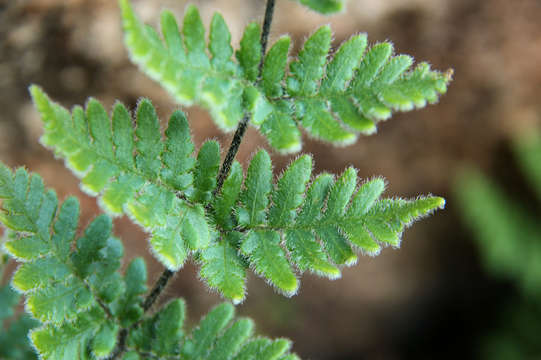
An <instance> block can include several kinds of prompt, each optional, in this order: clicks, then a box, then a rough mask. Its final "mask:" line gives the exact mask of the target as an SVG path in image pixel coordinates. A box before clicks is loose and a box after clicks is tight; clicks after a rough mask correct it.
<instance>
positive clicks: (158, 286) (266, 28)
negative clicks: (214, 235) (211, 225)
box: [110, 0, 276, 359]
mask: <svg viewBox="0 0 541 360" xmlns="http://www.w3.org/2000/svg"><path fill="white" fill-rule="evenodd" d="M275 2H276V0H267V5H266V8H265V20H264V21H263V31H262V32H261V40H260V43H261V60H260V62H259V74H258V79H260V78H261V73H262V71H263V63H264V59H265V54H266V53H267V44H268V41H269V35H270V28H271V25H272V18H273V16H274V5H275ZM249 121H250V116H249V114H245V115H244V117H243V118H242V119H241V121H240V122H239V125H238V126H237V130H236V131H235V134H234V135H233V140H231V145H229V149H228V150H227V154H226V156H225V159H224V162H223V163H222V166H221V168H220V172H219V173H218V177H217V178H216V189H215V190H214V192H213V194H214V195H217V194H218V193H219V192H220V190H221V189H222V186H223V185H224V181H225V179H226V177H227V176H228V175H229V171H230V170H231V165H232V164H233V161H234V160H235V157H236V156H237V152H238V151H239V147H240V144H241V142H242V138H243V137H244V134H245V133H246V127H247V126H248V122H249ZM174 274H175V273H174V272H173V271H171V270H169V269H165V270H164V272H163V273H162V275H161V276H160V278H159V279H158V281H156V283H155V284H154V286H153V287H152V290H151V291H150V293H149V294H148V296H147V297H146V298H145V300H144V302H143V311H144V312H147V311H148V310H149V309H150V308H151V307H152V305H154V303H155V302H156V300H157V299H158V297H159V296H160V294H161V293H162V292H163V290H164V289H165V287H166V286H167V283H168V282H169V280H171V278H172V277H173V275H174ZM134 325H135V326H137V325H138V323H136V324H134ZM130 329H131V327H130ZM128 331H129V329H122V330H121V331H120V333H119V338H118V346H117V348H116V350H115V351H114V352H113V354H112V355H111V357H110V359H117V358H118V357H119V356H121V355H122V354H123V353H124V352H125V351H126V338H127V336H128Z"/></svg>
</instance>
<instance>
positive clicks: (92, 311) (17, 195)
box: [0, 163, 146, 359]
mask: <svg viewBox="0 0 541 360" xmlns="http://www.w3.org/2000/svg"><path fill="white" fill-rule="evenodd" d="M0 199H1V200H3V202H2V207H1V208H0V222H2V223H3V224H4V225H5V226H6V227H8V228H9V229H11V230H12V231H15V232H16V233H17V235H16V236H12V237H11V239H10V240H9V241H8V242H6V243H5V245H4V246H5V248H6V249H7V250H8V251H9V253H10V254H11V255H12V256H15V257H16V258H17V259H19V261H21V262H22V264H21V265H20V266H19V268H18V269H17V271H16V272H15V274H14V275H13V279H12V285H13V286H14V287H15V288H16V289H17V290H19V291H21V292H23V293H24V294H25V297H26V310H27V312H29V313H31V314H32V315H33V316H34V317H35V318H36V319H38V320H39V321H40V322H42V323H43V326H42V327H40V328H38V329H35V330H33V331H32V334H31V339H32V342H33V344H34V346H35V348H36V349H37V350H38V352H39V353H40V355H41V356H42V357H43V358H44V359H75V358H80V356H82V355H84V354H86V353H87V349H90V351H91V353H92V354H93V356H95V357H96V358H103V357H105V356H107V355H108V354H110V353H111V351H112V350H113V348H114V346H115V345H116V335H115V334H116V332H117V331H118V325H117V324H116V320H118V321H125V322H126V323H128V324H129V323H133V322H134V321H136V320H138V318H139V316H135V317H134V316H131V317H130V315H126V314H125V313H126V311H125V310H131V311H133V309H139V310H138V311H137V310H136V311H135V312H136V313H137V314H138V315H141V314H142V310H140V305H139V303H140V302H141V299H140V296H139V295H140V294H141V293H142V292H143V291H145V290H146V288H145V286H144V284H141V282H139V283H138V282H137V281H136V280H135V279H134V278H136V277H137V276H135V275H133V272H134V270H128V272H127V273H126V277H125V278H124V279H123V278H122V276H121V275H120V274H119V273H118V269H119V268H120V260H121V258H122V256H123V247H122V244H121V242H120V241H119V240H118V239H116V238H115V237H113V236H112V222H111V219H110V218H109V217H107V216H104V215H102V216H99V217H97V218H96V219H95V220H94V221H93V222H92V223H91V224H90V225H89V226H88V227H87V228H86V230H85V231H84V234H83V236H81V237H80V238H78V239H77V240H76V241H75V234H76V230H77V226H78V220H79V203H78V201H77V200H76V199H75V198H71V197H70V198H68V199H66V200H65V201H64V203H63V204H62V205H61V206H58V200H57V197H56V194H55V193H54V192H53V191H51V190H46V189H45V188H44V185H43V181H42V180H41V178H40V177H39V176H38V175H29V174H28V173H27V172H26V170H24V169H18V170H17V171H16V172H15V173H12V172H11V170H10V169H8V168H7V167H6V166H5V165H3V164H1V163H0ZM134 264H136V265H133V264H132V265H130V268H129V269H132V268H133V267H134V266H137V267H139V272H144V273H145V274H146V270H145V269H144V265H143V269H141V264H140V260H136V261H134ZM138 277H139V278H141V276H140V275H139V276H138ZM143 279H144V280H146V275H145V276H144V277H143ZM134 287H135V289H134ZM119 301H121V302H123V307H122V308H123V309H119V308H118V306H117V307H115V304H116V303H118V302H119ZM127 312H128V313H129V312H130V311H127ZM112 317H115V319H116V320H114V319H113V318H112ZM130 320H131V322H130ZM85 356H86V355H85Z"/></svg>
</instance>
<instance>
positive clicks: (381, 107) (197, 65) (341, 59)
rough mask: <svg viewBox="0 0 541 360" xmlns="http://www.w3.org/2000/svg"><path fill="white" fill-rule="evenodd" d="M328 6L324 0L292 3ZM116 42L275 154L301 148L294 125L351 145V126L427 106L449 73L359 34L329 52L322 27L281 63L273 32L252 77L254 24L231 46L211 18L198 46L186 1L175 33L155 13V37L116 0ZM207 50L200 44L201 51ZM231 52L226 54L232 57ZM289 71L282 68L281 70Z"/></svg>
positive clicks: (256, 51)
mask: <svg viewBox="0 0 541 360" xmlns="http://www.w3.org/2000/svg"><path fill="white" fill-rule="evenodd" d="M301 2H303V3H308V4H310V5H311V6H313V7H316V8H317V7H321V8H323V7H324V8H329V7H330V5H331V3H336V4H339V2H331V1H301ZM121 6H122V19H123V22H124V31H125V42H126V46H127V48H128V50H129V52H130V55H131V58H132V60H133V61H134V62H135V63H137V64H139V66H140V67H141V69H142V70H143V71H144V72H145V73H146V74H148V75H149V76H150V77H152V78H153V79H155V80H156V81H158V82H159V83H160V84H161V85H163V86H164V87H165V88H166V89H167V90H168V91H169V92H170V93H171V94H172V95H173V96H174V97H175V99H176V100H178V101H179V102H180V103H181V104H183V105H192V104H199V105H202V106H204V107H206V108H208V109H209V110H210V112H211V114H212V118H213V119H214V122H215V123H216V124H217V125H218V126H219V127H220V128H221V129H223V130H225V131H229V130H232V129H234V128H235V127H236V126H237V124H238V122H239V121H240V120H241V118H242V117H243V116H245V115H246V116H249V118H250V123H251V124H252V125H254V126H256V127H257V128H259V130H260V132H261V133H262V134H263V135H264V136H265V137H266V138H267V140H268V141H269V143H270V145H271V146H272V147H273V148H275V149H277V150H279V151H281V152H297V151H299V150H300V149H301V131H300V128H303V129H304V130H305V131H306V132H307V133H308V134H309V135H310V136H312V137H314V138H317V139H321V140H324V141H328V142H331V143H334V144H351V143H353V142H354V141H355V140H356V138H357V134H358V133H365V134H372V133H374V132H375V131H376V123H377V122H378V121H381V120H386V119H389V118H390V117H391V114H392V111H409V110H412V109H414V108H420V107H424V106H425V105H426V104H427V102H430V103H433V102H436V101H437V99H438V95H439V94H443V93H445V92H446V89H447V84H448V82H449V81H450V78H449V76H448V75H446V74H442V73H439V72H437V71H433V70H431V69H430V66H429V65H428V64H427V63H421V64H419V65H417V67H415V68H412V64H413V59H412V58H411V57H410V56H407V55H398V56H394V55H393V46H392V44H391V43H388V42H384V43H380V44H376V45H374V46H373V47H371V48H368V46H367V39H366V35H365V34H359V35H355V36H353V37H351V38H350V39H349V40H347V41H346V42H344V43H343V44H342V45H341V46H340V48H339V49H337V51H336V53H335V54H334V55H333V56H332V58H329V51H330V49H331V41H332V32H331V29H330V27H328V26H323V27H321V28H319V29H318V30H316V31H315V32H314V33H313V34H312V35H311V36H310V37H309V38H308V39H307V40H306V42H305V43H304V46H303V48H302V49H301V50H300V52H299V54H298V57H297V58H295V59H294V60H293V61H291V62H288V58H289V51H290V48H291V38H290V37H289V36H283V37H281V38H280V39H278V40H277V41H276V42H275V43H274V45H273V46H272V47H271V48H270V50H269V52H268V54H267V55H266V56H265V59H264V63H263V67H262V71H261V76H259V75H258V74H259V64H260V61H261V56H262V55H261V45H260V43H259V39H260V37H261V28H260V26H259V25H258V24H257V23H251V24H249V25H248V26H247V27H246V29H245V31H244V35H243V37H242V40H241V42H240V48H239V49H238V50H237V51H236V52H234V51H233V48H232V47H231V44H230V43H231V35H230V33H229V30H228V28H227V26H226V24H225V22H224V19H223V18H222V16H221V15H219V14H215V15H214V17H213V18H212V22H211V24H210V34H209V36H208V37H209V40H208V45H207V42H206V39H205V28H204V26H203V23H202V21H201V18H200V16H199V12H198V10H197V8H195V7H194V6H190V7H188V8H187V10H186V13H185V15H184V20H183V26H182V30H181V31H179V26H178V25H177V23H176V21H175V19H174V17H173V15H172V14H171V13H170V12H167V11H165V12H163V14H162V18H161V28H162V32H163V40H162V39H161V38H160V36H159V34H158V33H157V32H156V30H154V29H153V28H152V27H149V26H146V25H145V24H143V23H142V22H141V20H140V19H139V18H138V17H137V16H136V14H135V13H134V11H133V9H132V7H131V5H130V3H129V1H128V0H121ZM207 50H208V51H207ZM233 54H234V55H235V59H233ZM288 68H289V71H287V69H288Z"/></svg>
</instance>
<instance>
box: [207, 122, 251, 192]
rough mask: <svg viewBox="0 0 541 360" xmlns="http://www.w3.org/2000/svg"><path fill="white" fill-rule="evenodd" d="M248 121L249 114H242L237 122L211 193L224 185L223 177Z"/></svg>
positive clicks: (229, 168) (237, 148)
mask: <svg viewBox="0 0 541 360" xmlns="http://www.w3.org/2000/svg"><path fill="white" fill-rule="evenodd" d="M248 121H250V116H249V115H244V117H243V118H242V120H241V121H240V122H239V126H237V130H236V131H235V135H233V140H231V145H229V149H228V150H227V154H226V155H225V159H224V162H223V164H222V167H221V168H220V172H219V173H218V178H217V179H216V188H215V189H214V192H213V195H217V194H218V193H219V192H220V190H221V189H222V186H223V185H224V181H225V178H226V177H227V175H229V171H230V170H231V165H233V160H235V157H236V156H237V152H238V151H239V147H240V143H241V142H242V137H243V136H244V133H245V132H246V128H247V127H248Z"/></svg>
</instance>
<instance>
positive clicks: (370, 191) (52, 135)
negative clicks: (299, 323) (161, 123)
mask: <svg viewBox="0 0 541 360" xmlns="http://www.w3.org/2000/svg"><path fill="white" fill-rule="evenodd" d="M31 91H32V94H33V97H34V101H35V103H36V105H37V107H38V109H39V110H40V112H41V115H42V118H43V120H44V122H45V134H44V136H43V138H42V141H43V143H44V144H46V145H49V146H54V147H55V151H56V153H57V154H59V155H60V156H62V157H64V158H66V159H67V162H68V164H69V165H70V167H72V168H75V169H76V170H78V172H77V174H78V175H79V176H81V177H82V182H83V186H86V187H88V186H90V187H91V190H93V191H94V192H95V193H99V192H101V193H102V194H103V195H102V196H101V200H100V203H101V205H102V206H103V207H104V208H105V209H107V210H109V211H111V209H115V208H118V209H119V210H120V209H123V210H124V211H125V212H126V213H127V214H128V215H131V216H132V217H133V218H134V219H135V220H136V221H137V222H138V223H139V224H141V225H143V226H144V227H145V228H146V229H149V231H150V232H151V234H152V237H151V239H150V243H151V245H152V247H153V249H154V251H155V253H156V254H157V256H158V258H159V259H160V261H162V263H164V264H165V265H166V266H167V267H168V268H169V269H171V270H175V269H177V268H178V267H179V266H181V265H182V263H183V262H184V260H185V259H186V257H187V254H188V252H189V251H192V252H194V254H196V256H195V259H196V260H197V261H199V262H200V264H201V273H200V275H201V277H202V278H203V279H205V281H206V282H207V284H208V285H209V286H210V287H211V288H214V289H217V290H218V291H220V293H221V294H222V295H224V296H225V297H226V298H228V299H231V300H233V301H234V302H240V301H242V300H243V299H244V297H245V292H246V286H245V282H246V267H248V266H249V267H251V268H252V269H253V270H254V272H256V273H257V274H259V275H261V276H262V277H264V278H265V279H267V280H268V281H269V282H270V283H271V284H273V285H274V286H276V287H277V288H278V289H279V290H280V291H281V292H283V293H284V294H286V295H288V296H291V295H293V294H294V293H295V292H296V291H297V289H298V286H299V282H298V280H297V275H296V273H295V270H294V268H295V267H296V268H297V269H298V270H299V271H300V272H303V271H306V270H309V271H312V272H314V273H317V274H320V275H323V276H327V277H330V278H336V277H339V276H340V271H339V269H338V267H337V266H338V265H351V264H353V263H355V261H356V260H357V255H356V253H355V251H354V249H360V250H362V251H363V252H365V253H367V254H371V255H375V254H377V253H378V252H379V250H380V248H381V247H382V246H384V245H391V246H395V247H397V246H399V244H400V235H401V233H402V232H403V230H404V227H405V226H407V225H408V224H410V223H411V222H412V221H413V220H415V219H416V218H418V217H419V216H422V215H426V214H428V213H429V212H431V211H432V210H434V209H436V208H438V207H442V206H443V204H444V200H443V199H441V198H437V197H427V198H418V199H416V200H409V201H406V200H402V199H380V196H381V194H382V192H383V190H384V182H383V180H381V179H375V180H372V181H369V182H367V183H365V184H363V185H362V186H360V187H358V186H357V182H358V180H357V175H356V172H355V170H354V169H352V168H350V169H347V170H346V171H345V172H344V174H343V175H342V176H341V177H340V178H338V179H337V180H336V181H334V180H333V178H332V176H330V175H328V174H323V175H320V176H319V177H317V178H316V179H315V180H314V181H313V182H312V184H311V186H310V187H309V189H308V190H307V189H306V187H307V184H308V182H309V181H310V178H311V173H312V158H311V157H310V156H307V155H304V156H301V157H299V158H298V159H296V160H295V161H294V162H293V163H292V164H291V165H290V166H289V167H288V169H287V170H286V171H285V172H284V174H283V175H282V176H281V177H280V179H279V180H278V182H277V184H274V183H273V181H272V164H271V160H270V156H269V154H268V153H267V152H266V151H264V150H260V151H259V152H258V153H256V155H255V156H254V157H253V159H252V161H251V162H250V165H249V167H248V170H247V174H246V178H245V179H244V181H243V174H242V168H241V166H240V165H239V164H238V163H234V165H233V166H232V171H231V172H230V174H229V176H228V177H227V178H226V180H225V182H224V187H223V189H222V192H221V193H220V194H219V195H218V196H216V197H212V196H211V194H212V191H213V189H214V188H215V186H216V174H217V171H218V164H219V159H220V157H219V147H218V144H217V143H216V142H207V143H205V144H204V145H203V146H202V148H201V150H200V151H199V154H198V156H197V160H194V159H193V158H192V157H191V152H192V151H193V145H191V141H190V137H189V130H188V126H187V123H186V119H185V118H184V116H183V115H182V114H181V113H180V112H176V113H175V114H174V115H173V116H172V117H171V120H170V122H169V126H168V129H167V131H166V135H167V136H168V137H169V138H168V139H167V140H165V142H162V141H161V137H160V134H159V128H158V126H157V124H158V120H157V118H156V115H155V112H154V110H153V108H152V106H151V105H150V103H149V102H148V101H142V102H141V103H140V104H139V107H138V109H137V126H138V128H137V129H136V130H135V131H133V130H132V129H131V128H130V127H128V126H124V125H122V126H121V125H119V123H120V120H119V119H123V124H129V123H130V121H129V117H126V116H127V115H126V116H124V115H122V117H120V116H118V114H119V113H120V114H127V110H126V109H125V108H124V107H123V106H122V105H119V104H117V105H116V106H115V110H114V111H113V121H112V124H113V130H112V135H108V134H110V133H111V131H110V130H109V129H108V128H107V126H106V125H105V124H107V123H108V121H109V120H108V118H107V115H106V113H105V111H104V110H103V108H101V107H99V104H98V103H97V102H96V101H95V100H91V101H90V102H89V105H88V106H87V111H86V115H85V113H84V112H83V110H81V109H79V108H75V109H74V111H73V116H70V114H69V113H68V112H67V111H66V110H64V109H63V108H61V107H60V106H59V105H57V104H55V103H53V102H51V101H50V100H49V99H48V98H47V97H46V96H45V95H44V94H43V93H42V92H41V90H39V89H38V88H36V87H33V88H32V89H31ZM94 108H97V109H99V111H97V110H94ZM78 109H79V110H78ZM98 115H99V116H98ZM96 118H98V119H99V120H100V121H101V122H102V123H103V124H102V125H100V126H101V127H100V129H101V130H100V131H101V133H99V132H98V131H96V130H93V129H96V127H97V125H96V123H97V121H98V120H97V119H96ZM143 121H144V122H145V123H144V124H142V122H143ZM74 124H80V125H79V127H80V128H82V129H85V128H86V125H85V124H88V129H89V130H90V134H91V135H89V134H85V133H83V132H82V133H81V134H82V135H81V136H79V137H75V136H70V135H69V134H70V132H69V131H74V130H73V127H74ZM140 124H141V125H140ZM139 126H141V127H139ZM147 132H148V133H147ZM102 133H105V134H106V135H107V136H106V137H108V138H111V139H112V140H111V141H107V140H102V141H97V138H98V137H100V136H104V135H102ZM134 133H135V140H134V136H133V134H134ZM61 134H62V136H61ZM173 139H183V141H184V143H183V144H181V145H179V144H176V145H175V144H173ZM103 144H105V145H103ZM111 144H119V145H118V146H116V147H114V148H113V149H111V150H110V151H109V146H111ZM186 144H189V145H186ZM98 146H101V148H98ZM155 148H157V149H159V150H156V149H155ZM125 151H128V153H129V154H130V155H131V156H126V154H123V152H125ZM81 152H84V155H85V157H86V158H87V159H90V160H89V161H86V162H84V163H83V165H84V166H83V165H81V162H80V161H79V156H80V154H81ZM134 153H135V156H134V155H133V154H134ZM148 154H152V155H151V156H149V155H148ZM92 156H94V157H95V158H92ZM183 164H189V167H188V166H184V165H183ZM99 166H101V167H100V169H102V170H103V169H107V171H101V172H96V170H95V169H96V167H99ZM170 169H186V170H185V171H184V172H182V171H179V172H178V173H175V175H176V176H177V177H173V176H172V174H173V173H172V172H171V171H170ZM83 171H85V173H83ZM92 174H97V175H95V176H93V175H92ZM126 178H129V179H132V180H131V182H127V181H126V180H125V179H126ZM179 178H182V179H183V180H182V181H180V180H178V179H179ZM89 179H91V180H92V181H89ZM134 179H136V180H134ZM186 179H191V180H190V181H187V180H186ZM95 184H99V186H96V185H95ZM173 184H176V185H177V186H178V184H185V186H184V187H180V186H178V187H174V185H173ZM188 184H189V185H188ZM128 186H131V187H132V188H131V189H126V188H127V187H128ZM111 199H113V200H111ZM352 246H353V248H352ZM65 251H67V250H64V252H65ZM175 261H177V262H175Z"/></svg>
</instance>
